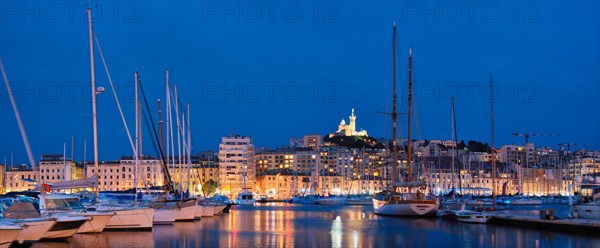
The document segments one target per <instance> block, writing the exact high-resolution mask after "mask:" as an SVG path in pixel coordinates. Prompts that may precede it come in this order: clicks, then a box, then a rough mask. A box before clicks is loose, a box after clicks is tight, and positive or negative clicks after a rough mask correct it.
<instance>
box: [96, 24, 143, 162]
mask: <svg viewBox="0 0 600 248" xmlns="http://www.w3.org/2000/svg"><path fill="white" fill-rule="evenodd" d="M94 39H95V40H96V46H97V47H98V53H100V58H101V59H102V65H104V70H105V71H106V76H107V77H108V82H109V83H110V88H111V89H112V92H113V96H114V97H115V102H116V103H117V108H118V109H119V114H121V120H123V125H124V126H125V132H126V133H127V138H129V144H130V145H131V148H132V149H133V153H134V154H137V149H136V147H135V145H134V144H133V140H132V139H131V133H130V132H129V127H127V120H125V115H123V110H122V109H121V103H120V102H119V97H118V96H117V91H115V86H114V85H113V82H112V78H111V77H110V73H109V72H108V67H107V65H106V60H105V59H104V53H102V48H100V42H98V35H96V33H95V32H94Z"/></svg>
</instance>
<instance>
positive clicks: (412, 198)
mask: <svg viewBox="0 0 600 248" xmlns="http://www.w3.org/2000/svg"><path fill="white" fill-rule="evenodd" d="M392 57H393V58H392V63H393V83H394V85H393V87H394V89H393V103H392V106H393V108H392V113H391V115H392V154H393V155H392V156H393V176H392V185H391V186H392V187H394V190H392V191H382V192H380V193H378V194H376V195H375V196H373V210H374V212H375V214H378V215H391V216H435V213H436V211H437V210H438V208H439V203H438V202H437V200H435V199H428V198H427V197H426V196H425V194H424V193H423V192H426V191H425V190H423V191H421V189H420V188H424V187H426V186H427V183H426V182H425V181H413V180H412V164H411V137H410V134H411V133H410V132H411V127H410V126H411V125H410V124H411V122H410V121H411V119H410V118H411V104H412V103H411V102H412V49H411V50H409V58H408V113H407V114H408V144H407V146H408V149H407V164H406V166H407V168H408V181H405V182H399V181H398V180H397V179H398V156H397V146H396V119H397V118H398V112H397V110H396V98H397V93H396V23H394V32H393V41H392ZM396 187H398V188H407V189H408V190H407V191H406V193H398V192H397V190H396ZM414 188H419V189H418V190H417V192H415V193H413V191H414V190H413V189H414Z"/></svg>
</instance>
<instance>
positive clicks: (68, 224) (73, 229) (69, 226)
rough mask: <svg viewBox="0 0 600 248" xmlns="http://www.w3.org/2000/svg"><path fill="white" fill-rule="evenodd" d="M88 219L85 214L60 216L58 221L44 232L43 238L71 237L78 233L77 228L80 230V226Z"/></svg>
mask: <svg viewBox="0 0 600 248" xmlns="http://www.w3.org/2000/svg"><path fill="white" fill-rule="evenodd" d="M87 221H88V218H87V217H84V216H75V217H63V216H61V217H58V219H57V220H56V223H55V224H54V225H53V226H52V228H50V230H48V231H47V232H46V233H45V234H44V236H43V237H42V238H43V239H60V238H68V237H71V236H73V235H74V234H75V233H77V230H79V228H80V227H81V226H83V224H84V223H85V222H87Z"/></svg>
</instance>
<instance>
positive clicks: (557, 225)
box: [491, 214, 600, 235]
mask: <svg viewBox="0 0 600 248" xmlns="http://www.w3.org/2000/svg"><path fill="white" fill-rule="evenodd" d="M491 222H492V223H495V224H500V225H509V226H519V227H529V228H535V229H539V230H548V231H561V232H571V233H580V234H593V235H599V234H600V220H588V219H566V218H565V219H554V220H551V219H542V218H540V217H539V216H529V215H511V214H496V215H493V216H492V220H491Z"/></svg>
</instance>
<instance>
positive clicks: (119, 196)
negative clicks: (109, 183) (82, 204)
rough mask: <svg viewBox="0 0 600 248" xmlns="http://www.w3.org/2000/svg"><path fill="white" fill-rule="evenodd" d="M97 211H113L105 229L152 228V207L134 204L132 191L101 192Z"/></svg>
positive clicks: (153, 210) (153, 211)
mask: <svg viewBox="0 0 600 248" xmlns="http://www.w3.org/2000/svg"><path fill="white" fill-rule="evenodd" d="M100 195H101V199H100V204H98V205H96V206H95V207H96V210H97V211H111V212H115V216H113V217H112V218H110V220H109V221H108V223H107V224H106V227H105V229H106V230H122V229H127V230H152V224H153V222H154V213H155V212H156V210H155V209H154V208H150V207H145V206H141V205H137V204H135V203H134V202H135V200H134V199H135V196H134V194H132V193H101V194H100Z"/></svg>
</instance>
